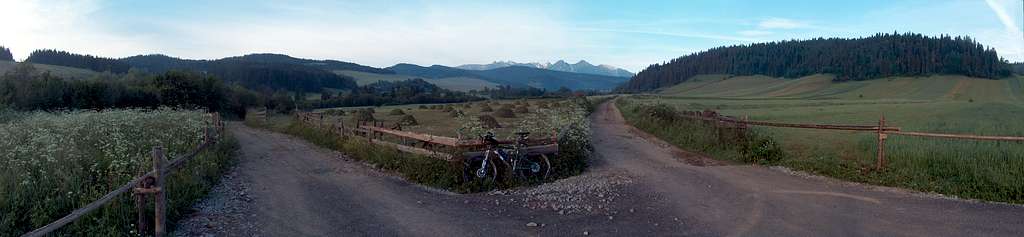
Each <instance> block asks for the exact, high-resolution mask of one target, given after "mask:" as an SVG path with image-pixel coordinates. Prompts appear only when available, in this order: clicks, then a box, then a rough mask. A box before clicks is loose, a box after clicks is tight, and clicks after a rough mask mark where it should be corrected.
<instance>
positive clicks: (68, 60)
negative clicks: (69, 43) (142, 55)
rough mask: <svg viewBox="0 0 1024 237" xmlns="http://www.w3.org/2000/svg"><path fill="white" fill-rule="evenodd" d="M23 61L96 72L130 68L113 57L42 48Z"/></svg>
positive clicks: (118, 71) (113, 71) (122, 70)
mask: <svg viewBox="0 0 1024 237" xmlns="http://www.w3.org/2000/svg"><path fill="white" fill-rule="evenodd" d="M25 62H31V63H38V64H49V65H57V66H66V67H74V68H84V69H89V70H93V71H97V72H112V73H126V72H128V69H130V68H131V66H130V65H128V63H126V62H123V61H121V60H117V59H113V58H103V57H96V56H92V55H80V54H73V53H69V52H66V51H59V50H52V49H42V50H36V51H33V52H32V54H30V55H29V56H28V58H27V59H25Z"/></svg>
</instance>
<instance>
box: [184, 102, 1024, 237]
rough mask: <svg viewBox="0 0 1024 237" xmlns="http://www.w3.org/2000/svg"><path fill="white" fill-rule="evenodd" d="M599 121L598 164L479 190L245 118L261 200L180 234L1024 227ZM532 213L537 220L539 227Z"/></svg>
mask: <svg viewBox="0 0 1024 237" xmlns="http://www.w3.org/2000/svg"><path fill="white" fill-rule="evenodd" d="M591 119H592V122H593V128H594V143H595V147H596V149H597V150H596V153H597V154H599V155H598V157H595V158H594V160H593V162H592V163H593V164H592V167H591V168H590V170H588V171H587V172H586V173H585V174H583V175H581V176H577V177H573V178H568V179H565V180H560V181H557V182H554V183H551V184H545V185H542V186H539V187H531V188H524V189H519V190H512V191H509V192H492V193H489V194H471V195H458V194H451V193H447V192H444V191H437V190H431V189H428V188H424V187H421V186H418V185H413V184H409V183H407V182H405V181H403V180H401V179H399V178H395V177H393V176H392V175H389V174H385V173H381V172H378V171H375V170H374V169H372V168H369V167H367V166H366V165H364V164H362V163H359V162H355V161H351V160H348V159H346V158H345V157H344V155H342V154H340V153H337V152H333V151H329V150H326V149H321V148H317V147H316V146H314V145H312V144H309V143H306V142H303V141H301V140H299V139H296V138H292V137H289V136H286V135H281V134H276V133H271V132H266V131H262V130H256V129H252V128H247V127H245V126H241V125H237V124H232V125H231V126H229V128H230V130H231V131H232V132H233V133H234V135H235V136H236V137H237V138H238V139H239V141H240V143H241V145H242V151H241V157H240V162H239V165H238V167H237V168H236V170H237V179H238V180H241V181H242V182H243V183H244V185H245V186H247V187H248V189H247V190H248V191H247V192H248V193H247V194H246V195H250V196H251V200H250V201H245V202H244V205H247V206H248V208H245V210H246V211H244V212H245V213H243V214H238V215H232V216H229V217H224V216H218V215H221V214H218V212H217V211H207V210H206V209H205V208H200V211H199V212H198V213H196V215H195V216H194V217H193V218H192V219H191V221H192V222H195V220H217V221H215V222H218V223H213V226H216V228H212V227H210V225H206V226H205V227H204V226H203V225H181V224H179V226H183V227H182V230H181V231H179V234H180V233H185V234H184V235H203V234H214V235H229V236H232V235H238V234H236V233H240V232H233V231H230V230H232V229H237V228H239V227H237V226H241V225H243V224H239V223H249V224H251V225H253V226H257V227H258V228H259V229H260V230H259V231H257V232H246V234H241V235H261V236H352V235H355V236H365V235H371V236H379V235H387V236H392V235H401V236H452V235H454V236H536V235H555V236H565V235H582V234H584V232H586V233H587V234H590V235H595V236H606V235H614V236H623V235H673V236H678V235H687V236H694V235H695V236H765V235H772V236H823V235H824V236H978V235H985V236H1020V235H1022V234H1024V208H1022V207H1020V206H1011V205H1002V204H983V203H974V202H968V201H959V200H947V199H940V198H933V197H928V196H925V195H918V194H912V193H907V192H903V191H898V190H896V191H892V190H891V189H881V188H874V187H866V186H861V185H853V184H848V183H844V182H834V181H829V180H821V179H809V178H804V177H799V176H795V175H791V174H787V173H785V172H780V171H776V170H772V169H769V168H766V167H757V166H745V165H744V166H706V167H702V166H694V165H690V164H701V163H702V162H703V161H708V159H706V158H702V157H699V156H695V155H691V154H688V153H686V152H683V151H678V150H674V149H672V148H670V147H666V146H664V145H663V144H661V145H659V144H660V143H659V142H657V141H649V140H647V139H644V138H642V136H639V135H638V134H642V133H636V132H635V131H632V130H631V128H630V127H629V126H626V125H624V124H623V121H622V118H621V116H619V114H618V113H617V111H616V110H615V108H614V107H613V106H610V104H607V103H606V104H604V105H602V106H601V107H600V108H599V110H598V111H597V112H595V114H594V115H593V116H592V118H591ZM710 163H714V162H710ZM216 193H217V192H215V194H214V195H216ZM228 195H231V194H228ZM211 199H213V198H211ZM246 200H248V198H246ZM213 206H224V205H213ZM232 218H234V220H230V219H232ZM224 219H229V220H224ZM531 222H532V223H536V224H537V226H527V225H528V223H531ZM183 223H189V220H186V221H185V222H183ZM253 233H255V234H253Z"/></svg>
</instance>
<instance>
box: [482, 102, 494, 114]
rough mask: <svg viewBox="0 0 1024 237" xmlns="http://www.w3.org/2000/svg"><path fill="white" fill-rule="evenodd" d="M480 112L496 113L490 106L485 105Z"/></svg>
mask: <svg viewBox="0 0 1024 237" xmlns="http://www.w3.org/2000/svg"><path fill="white" fill-rule="evenodd" d="M480 112H494V109H493V108H491V106H490V105H487V104H484V105H483V106H480Z"/></svg>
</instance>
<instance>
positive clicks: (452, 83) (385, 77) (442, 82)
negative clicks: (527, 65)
mask: <svg viewBox="0 0 1024 237" xmlns="http://www.w3.org/2000/svg"><path fill="white" fill-rule="evenodd" d="M334 73H337V74H339V75H345V76H350V77H352V78H355V79H356V84H359V85H360V86H362V85H366V84H370V83H374V82H378V81H404V80H408V79H413V78H417V77H414V76H407V75H397V74H376V73H369V72H359V71H347V70H342V71H334ZM423 80H426V81H427V82H430V83H433V84H434V85H437V86H438V87H441V88H445V89H449V90H455V91H469V90H480V89H483V88H484V87H490V88H495V87H497V86H498V84H497V83H494V82H489V81H484V80H481V79H478V78H469V77H449V78H440V79H428V78H424V79H423Z"/></svg>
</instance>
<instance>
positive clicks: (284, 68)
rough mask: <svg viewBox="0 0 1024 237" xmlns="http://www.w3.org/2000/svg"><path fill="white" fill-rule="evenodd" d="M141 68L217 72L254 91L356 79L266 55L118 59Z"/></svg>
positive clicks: (349, 85)
mask: <svg viewBox="0 0 1024 237" xmlns="http://www.w3.org/2000/svg"><path fill="white" fill-rule="evenodd" d="M121 60H122V61H124V62H126V63H128V64H129V65H131V67H132V68H135V69H138V70H140V71H146V72H153V73H162V72H166V71H169V70H175V69H177V70H192V71H199V72H206V73H210V74H214V75H217V76H219V77H221V78H222V79H224V81H227V82H234V83H239V84H241V85H243V86H245V87H248V88H250V89H254V90H289V91H298V90H302V91H307V92H319V91H321V90H322V89H323V88H332V89H353V88H356V87H357V85H356V83H355V79H353V78H351V77H347V76H341V75H337V74H334V73H332V72H329V71H327V70H324V69H321V68H320V67H316V66H308V65H305V64H300V63H294V62H281V61H277V60H266V58H261V57H256V58H246V57H244V56H243V57H232V58H225V59H218V60H191V59H180V58H175V57H170V56H166V55H139V56H132V57H127V58H123V59H121Z"/></svg>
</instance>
